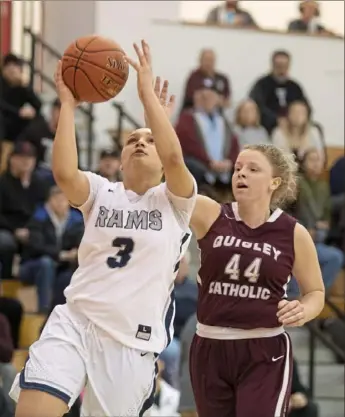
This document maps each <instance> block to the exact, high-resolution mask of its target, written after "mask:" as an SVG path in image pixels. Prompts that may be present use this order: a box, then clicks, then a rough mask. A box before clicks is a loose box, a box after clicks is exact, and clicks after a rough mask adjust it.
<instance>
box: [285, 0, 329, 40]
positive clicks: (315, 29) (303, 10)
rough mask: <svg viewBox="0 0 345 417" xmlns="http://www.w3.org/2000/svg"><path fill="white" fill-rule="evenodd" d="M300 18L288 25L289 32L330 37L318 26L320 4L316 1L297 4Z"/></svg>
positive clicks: (322, 27)
mask: <svg viewBox="0 0 345 417" xmlns="http://www.w3.org/2000/svg"><path fill="white" fill-rule="evenodd" d="M299 12H300V18H299V19H295V20H292V21H291V22H290V23H289V26H288V31H289V32H303V33H310V34H321V35H331V34H332V33H331V32H330V31H328V30H326V29H325V28H324V26H322V25H321V24H320V21H319V17H320V4H319V2H318V1H313V0H306V1H301V2H300V4H299Z"/></svg>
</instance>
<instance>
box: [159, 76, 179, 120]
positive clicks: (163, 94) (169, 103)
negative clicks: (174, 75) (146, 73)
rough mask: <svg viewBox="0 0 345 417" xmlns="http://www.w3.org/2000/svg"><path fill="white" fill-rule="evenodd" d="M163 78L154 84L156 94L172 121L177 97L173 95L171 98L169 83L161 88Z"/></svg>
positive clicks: (165, 83) (166, 82)
mask: <svg viewBox="0 0 345 417" xmlns="http://www.w3.org/2000/svg"><path fill="white" fill-rule="evenodd" d="M161 84H162V82H161V78H160V77H156V81H155V84H154V90H155V94H156V96H157V97H158V99H159V101H160V103H161V105H162V107H163V109H164V111H165V113H166V115H167V116H168V117H169V119H171V116H172V114H173V112H174V109H175V101H176V97H175V96H174V95H171V96H170V97H169V81H167V80H165V81H164V83H163V87H161Z"/></svg>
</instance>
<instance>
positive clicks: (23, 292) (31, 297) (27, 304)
mask: <svg viewBox="0 0 345 417" xmlns="http://www.w3.org/2000/svg"><path fill="white" fill-rule="evenodd" d="M17 298H18V300H19V301H20V302H21V303H22V305H23V309H24V311H25V312H26V313H36V312H37V310H38V302H37V292H36V287H34V286H29V287H28V286H22V287H20V288H19V290H18V292H17Z"/></svg>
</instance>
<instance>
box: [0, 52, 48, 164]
mask: <svg viewBox="0 0 345 417" xmlns="http://www.w3.org/2000/svg"><path fill="white" fill-rule="evenodd" d="M40 109H41V100H40V99H39V98H38V96H37V95H36V94H35V92H34V91H33V89H32V88H31V87H29V86H25V85H24V84H23V61H22V60H21V59H20V58H19V57H17V56H16V55H14V54H8V55H6V56H5V57H4V58H3V60H2V65H1V75H0V112H1V113H2V119H3V122H4V125H3V132H2V135H3V138H2V139H3V142H2V147H1V151H2V159H1V164H2V168H4V164H5V163H6V162H5V161H6V159H7V156H8V154H9V153H10V152H11V147H12V146H13V145H12V144H13V142H15V141H16V139H17V138H18V136H19V135H20V133H21V132H22V131H23V130H24V129H25V127H26V126H28V125H29V124H30V123H31V121H32V120H33V119H34V118H35V117H36V115H37V114H38V113H39V112H40Z"/></svg>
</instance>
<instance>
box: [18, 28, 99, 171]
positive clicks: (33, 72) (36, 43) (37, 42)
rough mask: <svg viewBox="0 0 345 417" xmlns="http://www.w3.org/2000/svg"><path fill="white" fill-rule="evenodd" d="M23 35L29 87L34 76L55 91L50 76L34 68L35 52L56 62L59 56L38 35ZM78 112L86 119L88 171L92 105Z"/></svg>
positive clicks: (90, 164) (30, 32) (90, 152)
mask: <svg viewBox="0 0 345 417" xmlns="http://www.w3.org/2000/svg"><path fill="white" fill-rule="evenodd" d="M24 34H26V35H28V36H30V40H31V44H30V59H28V60H24V62H25V64H26V65H28V67H29V70H30V78H29V83H30V86H31V87H32V88H33V87H34V81H35V76H38V77H39V78H40V79H41V80H42V82H44V83H45V84H47V85H49V86H50V87H52V88H53V89H55V83H54V80H53V76H52V75H47V74H45V73H44V72H43V71H42V70H40V69H38V68H37V67H36V58H37V56H36V55H37V50H38V47H40V48H41V49H42V50H44V51H46V52H47V53H48V54H49V55H50V56H51V57H53V58H56V60H59V59H61V54H60V53H59V52H58V51H57V50H56V49H54V48H53V47H52V46H50V45H48V44H47V43H46V42H45V41H44V40H43V39H42V38H41V37H40V36H39V35H37V34H36V33H34V32H33V31H32V30H31V29H30V28H24ZM77 110H78V111H80V112H81V113H83V115H84V116H85V117H86V118H87V165H88V167H87V168H88V169H90V168H91V166H92V159H93V158H92V149H93V139H94V134H93V122H94V115H93V104H88V105H86V106H84V105H83V106H80V107H78V108H77Z"/></svg>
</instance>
